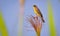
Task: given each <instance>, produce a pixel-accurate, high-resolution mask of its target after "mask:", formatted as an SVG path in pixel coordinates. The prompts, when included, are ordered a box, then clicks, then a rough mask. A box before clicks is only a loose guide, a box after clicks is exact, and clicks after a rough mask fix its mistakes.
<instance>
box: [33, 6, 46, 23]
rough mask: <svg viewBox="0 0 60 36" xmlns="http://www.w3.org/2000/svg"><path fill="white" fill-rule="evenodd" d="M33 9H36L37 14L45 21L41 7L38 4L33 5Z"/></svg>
mask: <svg viewBox="0 0 60 36" xmlns="http://www.w3.org/2000/svg"><path fill="white" fill-rule="evenodd" d="M33 10H34V13H35V14H36V15H37V16H39V17H40V18H41V19H42V21H43V22H45V21H44V19H43V15H42V13H41V11H40V10H39V8H38V7H37V6H36V5H33Z"/></svg>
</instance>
